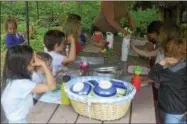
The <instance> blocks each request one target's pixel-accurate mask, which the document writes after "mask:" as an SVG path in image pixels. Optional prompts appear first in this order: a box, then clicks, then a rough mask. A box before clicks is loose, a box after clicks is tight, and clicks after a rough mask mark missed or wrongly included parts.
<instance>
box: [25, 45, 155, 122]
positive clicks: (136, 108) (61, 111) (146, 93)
mask: <svg viewBox="0 0 187 124" xmlns="http://www.w3.org/2000/svg"><path fill="white" fill-rule="evenodd" d="M118 43H120V42H118ZM118 50H119V49H118ZM85 56H87V55H86V54H85ZM88 56H89V55H88ZM112 60H113V61H114V62H113V65H116V64H120V65H119V66H121V68H124V70H125V72H124V73H123V75H129V74H128V73H127V72H126V70H127V65H133V64H136V65H144V66H146V65H148V64H147V63H148V60H146V59H142V58H138V59H137V57H136V59H135V58H134V57H132V56H129V58H128V61H127V62H121V61H118V60H117V59H115V56H114V58H113V59H112ZM104 65H106V63H105V64H104ZM100 66H101V65H100ZM71 67H73V68H76V67H77V65H76V64H73V65H71ZM121 79H123V76H122V78H121ZM27 121H28V123H156V114H155V106H154V101H153V91H152V85H151V84H148V85H146V86H144V87H141V90H140V91H139V92H137V93H136V95H135V97H134V99H133V100H132V103H131V106H130V107H129V110H128V112H127V113H126V114H125V116H124V117H122V118H120V119H118V120H114V121H99V120H93V119H90V118H88V117H84V116H81V115H79V114H78V113H76V112H75V111H74V110H73V108H72V106H71V105H59V104H52V103H45V102H40V101H39V102H38V103H37V104H36V105H35V106H34V108H33V109H32V111H31V112H30V114H29V115H28V118H27Z"/></svg>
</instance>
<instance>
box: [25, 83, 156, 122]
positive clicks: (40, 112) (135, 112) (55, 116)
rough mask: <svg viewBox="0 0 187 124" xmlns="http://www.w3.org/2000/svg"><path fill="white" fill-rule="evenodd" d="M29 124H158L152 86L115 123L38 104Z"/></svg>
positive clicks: (64, 106) (140, 92)
mask: <svg viewBox="0 0 187 124" xmlns="http://www.w3.org/2000/svg"><path fill="white" fill-rule="evenodd" d="M27 121H28V123H156V117H155V108H154V102H153V94H152V86H151V85H147V86H144V87H142V88H141V90H140V91H139V92H138V93H137V94H136V95H135V98H134V99H133V100H132V104H131V106H130V108H129V110H128V112H127V113H126V115H125V116H124V117H122V118H121V119H119V120H114V121H98V120H91V119H89V118H87V117H83V116H81V115H79V114H77V113H76V112H75V111H74V110H73V108H72V106H67V105H58V104H50V103H44V102H38V103H37V104H36V105H35V107H34V108H33V109H32V111H31V112H30V114H29V116H28V119H27Z"/></svg>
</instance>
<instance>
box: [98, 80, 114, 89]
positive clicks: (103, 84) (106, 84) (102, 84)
mask: <svg viewBox="0 0 187 124" xmlns="http://www.w3.org/2000/svg"><path fill="white" fill-rule="evenodd" d="M99 87H100V88H102V89H109V88H111V87H112V83H111V82H109V81H101V82H100V83H99Z"/></svg>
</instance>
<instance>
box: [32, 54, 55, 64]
mask: <svg viewBox="0 0 187 124" xmlns="http://www.w3.org/2000/svg"><path fill="white" fill-rule="evenodd" d="M36 55H39V57H40V58H41V59H42V60H43V61H45V62H49V63H51V62H52V60H53V58H52V57H51V56H50V55H49V54H48V53H46V52H37V53H36Z"/></svg>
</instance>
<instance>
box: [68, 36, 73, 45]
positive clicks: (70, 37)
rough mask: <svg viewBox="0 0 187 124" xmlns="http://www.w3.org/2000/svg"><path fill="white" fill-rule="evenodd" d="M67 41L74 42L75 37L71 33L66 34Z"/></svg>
mask: <svg viewBox="0 0 187 124" xmlns="http://www.w3.org/2000/svg"><path fill="white" fill-rule="evenodd" d="M67 41H68V42H69V43H70V44H72V43H75V38H74V36H73V35H68V36H67Z"/></svg>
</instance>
